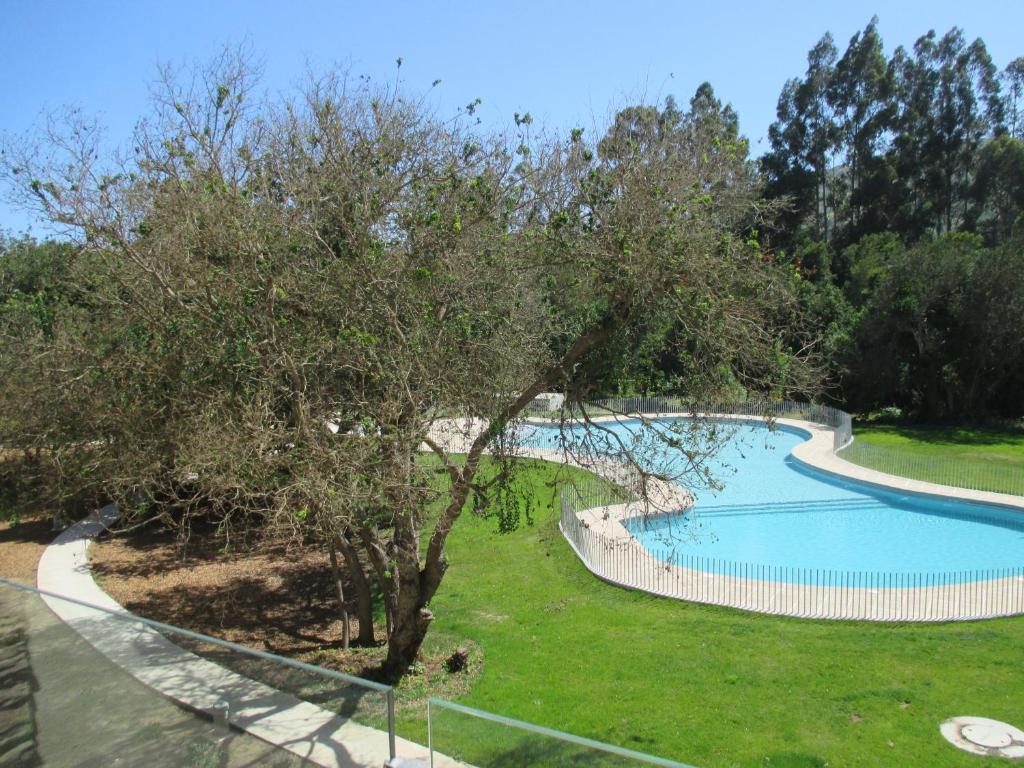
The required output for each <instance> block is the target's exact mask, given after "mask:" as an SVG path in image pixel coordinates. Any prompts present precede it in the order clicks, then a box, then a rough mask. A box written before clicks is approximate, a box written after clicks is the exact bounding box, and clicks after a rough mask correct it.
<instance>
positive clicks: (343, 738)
mask: <svg viewBox="0 0 1024 768" xmlns="http://www.w3.org/2000/svg"><path fill="white" fill-rule="evenodd" d="M116 517H117V514H116V511H115V510H114V509H113V508H112V507H106V508H104V509H103V510H101V511H100V512H99V513H98V514H96V515H94V516H93V517H91V518H89V519H87V520H85V521H83V522H81V523H78V524H77V525H74V526H72V527H71V528H69V529H68V530H66V531H65V532H64V533H62V534H61V535H60V536H59V537H58V538H57V539H56V540H55V541H54V542H53V543H52V544H51V545H50V546H49V547H48V548H47V549H46V551H45V552H44V553H43V556H42V558H41V559H40V561H39V568H38V579H37V583H38V587H39V589H41V590H45V591H48V592H53V593H55V594H58V595H62V596H66V597H69V598H71V599H73V600H77V601H81V602H83V603H86V604H88V605H91V606H96V608H100V609H105V611H109V612H111V613H117V614H121V615H122V616H125V617H130V616H131V614H129V613H128V612H127V611H125V610H124V608H123V607H122V606H121V605H119V604H118V603H117V602H116V601H114V600H113V599H112V598H111V597H110V596H109V595H107V594H106V593H105V592H104V591H103V590H102V589H100V587H99V586H98V585H97V584H96V582H95V581H94V580H93V577H92V573H91V571H90V569H89V564H88V555H87V551H88V546H89V544H90V542H91V541H92V539H93V538H94V537H95V536H96V535H97V534H98V533H100V532H101V531H102V530H104V529H105V528H106V527H107V526H108V525H109V524H111V523H112V522H113V521H114V520H115V519H116ZM44 599H45V600H46V603H47V605H49V607H50V609H51V610H52V611H53V612H54V613H55V614H56V615H57V616H58V617H59V618H60V619H61V620H63V621H64V622H65V623H66V624H67V625H68V626H70V627H71V628H72V629H74V630H75V631H76V632H77V633H78V634H79V635H80V636H81V637H82V638H84V639H85V640H86V641H88V642H89V643H90V644H91V645H92V646H93V647H94V648H95V649H96V650H97V651H99V652H100V653H101V654H102V655H103V656H104V657H105V658H106V659H109V660H110V661H111V662H113V663H114V664H115V665H117V666H118V667H119V668H121V669H123V670H124V671H125V672H127V673H128V674H129V675H131V676H132V677H133V678H135V679H136V680H137V681H139V682H140V683H142V684H143V685H145V686H147V687H148V688H149V689H151V690H153V691H156V692H158V693H160V694H162V695H163V696H166V697H167V698H168V699H170V700H171V701H173V702H176V703H177V704H179V705H181V706H183V707H186V708H188V709H191V710H194V711H196V712H201V713H205V714H207V715H208V716H210V717H211V718H220V719H226V721H227V722H228V723H229V724H230V725H231V726H232V727H234V728H237V729H239V730H242V731H244V732H246V733H248V734H250V735H251V736H255V737H257V738H259V739H261V740H262V741H264V742H266V743H268V744H272V745H275V746H277V747H279V748H280V749H281V750H284V751H286V752H288V753H290V754H291V755H294V756H296V757H298V758H300V759H301V760H303V761H305V762H306V763H308V764H312V765H320V766H327V767H329V768H380V766H382V765H383V764H384V762H385V761H386V760H387V759H388V756H389V749H388V735H387V733H386V732H384V731H380V730H376V729H374V728H369V727H367V726H364V725H360V724H358V723H355V722H352V721H351V720H348V719H345V718H343V717H340V716H339V715H336V714H335V713H332V712H329V711H327V710H324V709H321V708H320V707H317V706H315V705H313V704H310V703H308V702H306V701H302V700H300V699H298V698H296V697H294V696H291V695H289V694H287V693H283V692H281V691H279V690H276V689H274V688H272V687H270V686H267V685H264V684H262V683H259V682H256V681H253V680H251V679H249V678H247V677H243V676H242V675H239V674H236V673H234V672H231V671H229V670H227V669H225V668H224V667H222V666H219V665H217V664H215V663H213V662H211V661H208V660H206V659H204V658H201V657H199V656H197V655H195V654H193V653H190V652H189V651H186V650H184V649H183V648H181V647H179V646H178V645H175V644H174V643H172V642H171V641H170V640H168V639H167V638H166V637H165V636H164V635H162V634H160V633H159V632H157V631H156V630H154V629H152V628H150V627H149V626H147V625H145V624H143V623H141V622H138V621H130V620H128V621H125V620H121V619H118V618H115V617H113V616H111V615H110V614H108V613H106V612H105V611H104V610H96V609H95V608H89V607H86V606H83V605H79V604H78V603H72V602H68V601H66V600H61V599H59V598H54V597H45V596H44ZM325 682H327V683H333V682H334V681H333V680H325ZM364 695H365V697H367V699H369V700H371V701H372V700H373V699H374V697H378V698H379V701H376V702H374V703H375V709H380V705H381V704H382V702H383V698H384V696H383V694H382V693H379V692H376V691H370V690H366V691H365V693H364ZM397 753H398V755H399V756H401V757H405V758H420V759H429V753H428V750H427V749H426V748H425V747H423V746H421V745H419V744H415V743H413V742H409V741H406V740H404V739H399V740H398V743H397ZM436 758H437V756H436V755H435V761H434V762H435V765H438V762H437V759H436Z"/></svg>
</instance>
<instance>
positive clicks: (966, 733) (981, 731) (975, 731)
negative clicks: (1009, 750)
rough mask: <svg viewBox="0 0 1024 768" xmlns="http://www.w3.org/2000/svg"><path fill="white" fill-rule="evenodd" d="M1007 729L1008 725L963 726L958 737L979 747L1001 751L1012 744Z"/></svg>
mask: <svg viewBox="0 0 1024 768" xmlns="http://www.w3.org/2000/svg"><path fill="white" fill-rule="evenodd" d="M1009 728H1010V726H1008V725H965V726H964V727H963V728H961V729H960V735H962V736H963V737H964V738H965V739H967V740H968V741H972V742H974V743H975V744H977V745H978V746H979V747H988V748H989V749H1002V748H1003V747H1008V746H1010V745H1011V744H1013V737H1012V736H1010V730H1009Z"/></svg>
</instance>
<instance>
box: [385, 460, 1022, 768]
mask: <svg viewBox="0 0 1024 768" xmlns="http://www.w3.org/2000/svg"><path fill="white" fill-rule="evenodd" d="M552 472H553V467H552V466H551V465H544V464H541V463H535V464H534V465H533V468H532V469H531V471H530V472H529V473H528V477H526V478H524V481H525V482H529V483H531V484H532V485H533V486H534V489H533V490H534V492H535V493H536V494H537V497H538V498H539V499H540V501H541V504H540V506H539V508H538V509H536V510H535V511H534V515H535V524H534V525H533V526H532V527H523V528H520V529H519V530H518V531H516V532H514V533H512V534H505V535H501V534H498V533H496V532H495V529H496V523H495V522H494V521H491V520H486V519H481V518H477V517H473V516H471V515H469V514H467V515H465V516H464V517H463V518H462V519H461V520H460V521H459V523H458V524H457V526H456V530H455V532H454V533H453V534H452V537H451V540H450V548H449V552H450V557H451V561H452V568H451V570H450V571H449V573H448V576H447V577H446V580H445V583H444V584H443V586H442V588H441V591H440V593H439V594H438V595H437V597H436V598H435V600H434V602H433V605H432V608H433V610H434V612H435V615H436V617H437V619H436V622H435V626H434V629H433V630H432V632H434V633H436V637H435V640H434V641H435V642H436V641H437V640H438V639H441V638H447V639H448V640H451V639H453V638H467V639H469V640H470V641H472V643H473V644H475V645H476V646H478V647H479V648H480V649H482V652H483V669H482V671H481V672H480V674H479V677H478V678H477V680H476V682H475V684H474V686H473V688H472V689H471V691H470V692H469V694H468V695H465V696H463V697H462V698H460V699H459V700H460V702H461V703H463V704H467V705H469V706H473V707H478V708H481V709H485V710H489V711H492V712H496V713H500V714H504V715H507V716H510V717H514V718H518V719H522V720H527V721H530V722H533V723H539V724H541V725H545V726H549V727H553V728H557V729H561V730H565V731H569V732H571V733H575V734H579V735H582V736H588V737H591V738H595V739H599V740H602V741H607V742H610V743H613V744H619V745H622V746H626V747H629V748H632V749H636V750H640V751H646V752H650V753H653V754H656V755H661V756H664V757H670V758H673V759H676V760H680V761H682V762H686V763H692V764H694V765H698V766H755V765H756V766H825V765H828V766H882V765H921V766H978V765H980V764H981V762H979V758H978V757H975V756H971V755H968V754H967V753H963V752H960V751H958V750H956V749H955V748H953V747H952V746H950V745H949V744H947V743H946V742H945V741H944V740H943V739H942V738H941V737H940V735H939V730H938V728H939V723H941V722H942V721H943V720H945V719H946V718H949V717H952V716H955V715H963V714H975V715H981V716H985V717H992V718H997V719H1002V720H1007V721H1009V722H1014V723H1016V724H1018V725H1020V724H1022V721H1021V717H1022V713H1024V664H1022V663H1021V660H1022V658H1024V657H1022V653H1021V649H1022V648H1024V618H1014V619H1000V620H994V621H985V622H976V623H961V624H945V625H932V626H928V625H921V626H914V625H902V626H901V625H885V624H860V623H849V622H824V621H806V620H798V619H784V618H775V617H769V616H762V615H756V614H748V613H743V612H740V611H735V610H730V609H724V608H715V607H708V606H700V605H694V604H688V603H682V602H678V601H674V600H669V599H663V598H657V597H654V596H650V595H646V594H642V593H636V592H630V591H627V590H623V589H620V588H617V587H612V586H609V585H607V584H604V583H603V582H601V581H599V580H598V579H596V578H594V577H593V576H592V575H591V574H590V573H589V572H588V571H587V570H586V569H585V568H584V567H583V565H582V564H581V563H580V562H579V561H578V560H577V559H576V557H575V555H574V554H573V553H572V551H571V550H570V548H569V546H568V545H567V544H566V543H565V540H564V539H563V538H562V536H561V534H560V533H559V532H558V529H557V527H556V520H557V515H556V514H555V511H554V508H553V505H552V503H551V502H552V491H551V489H550V488H549V487H547V486H546V485H545V483H546V482H547V481H549V480H550V478H551V477H552ZM449 720H451V718H449ZM442 730H443V732H441V733H436V734H435V746H436V747H437V748H438V749H439V750H441V751H446V750H447V751H449V752H451V751H454V749H455V747H456V744H455V739H457V738H458V739H462V740H463V741H462V743H461V746H462V747H465V748H468V750H469V751H468V752H467V753H466V756H467V758H470V759H473V758H475V759H476V760H477V762H476V764H477V765H488V764H497V763H493V762H491V758H492V757H493V755H488V754H487V753H486V752H484V751H481V750H483V749H484V747H485V745H486V742H487V741H488V737H487V736H483V735H480V733H479V730H478V729H472V728H471V729H468V730H464V731H462V735H461V736H456V735H455V733H456V729H455V728H444V729H442ZM399 734H400V735H403V736H410V737H412V738H416V739H418V740H422V739H424V738H425V735H426V734H425V724H424V722H423V718H422V714H421V713H411V712H410V713H407V714H406V715H405V716H403V717H402V718H401V719H400V722H399ZM468 734H471V735H468ZM466 739H471V740H472V741H471V742H470V743H467V742H466ZM485 758H487V759H486V760H485ZM502 764H504V763H502ZM509 764H510V765H512V764H515V762H514V761H512V762H510V763H509ZM520 764H521V763H520ZM535 764H539V763H535ZM574 764H575V763H574ZM580 764H586V763H585V762H584V763H580ZM993 764H995V763H993Z"/></svg>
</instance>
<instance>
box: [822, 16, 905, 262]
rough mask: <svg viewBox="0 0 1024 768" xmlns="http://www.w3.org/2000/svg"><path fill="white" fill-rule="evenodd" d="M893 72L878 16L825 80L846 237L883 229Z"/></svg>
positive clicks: (852, 39)
mask: <svg viewBox="0 0 1024 768" xmlns="http://www.w3.org/2000/svg"><path fill="white" fill-rule="evenodd" d="M892 88H893V78H892V70H891V69H890V68H889V66H888V63H887V62H886V59H885V55H884V52H883V49H882V38H881V36H880V35H879V33H878V17H874V18H872V19H871V21H870V22H868V25H867V26H866V27H865V28H864V30H863V32H857V33H856V34H854V36H853V37H852V38H851V39H850V43H849V45H848V46H847V48H846V51H845V52H844V53H843V55H842V56H841V57H840V58H839V61H838V62H837V63H836V66H835V71H834V73H833V77H832V80H831V82H830V83H829V94H828V98H829V101H830V102H831V104H832V105H833V110H834V113H835V121H836V129H837V132H838V138H839V142H840V145H841V150H840V151H841V157H842V165H843V166H844V171H845V177H846V180H847V186H848V194H847V196H846V200H845V205H844V206H843V207H844V210H845V219H846V223H845V227H844V233H843V235H844V238H843V239H844V240H845V241H846V242H851V241H854V240H856V239H858V237H859V236H860V235H863V234H866V233H869V232H877V231H881V230H882V229H884V228H885V223H886V211H885V210H884V208H885V203H884V202H883V201H884V200H885V199H886V197H887V195H886V191H887V187H888V186H889V182H890V181H891V179H890V178H889V175H888V174H887V163H886V158H885V152H886V149H887V148H888V141H889V138H890V135H889V134H890V131H891V129H892V118H893V114H894V109H893V102H892Z"/></svg>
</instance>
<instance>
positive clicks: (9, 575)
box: [0, 514, 57, 585]
mask: <svg viewBox="0 0 1024 768" xmlns="http://www.w3.org/2000/svg"><path fill="white" fill-rule="evenodd" d="M56 535H57V534H56V533H55V532H54V531H53V519H52V518H51V517H50V516H47V515H43V514H37V515H34V516H26V517H23V518H21V520H20V521H18V522H17V523H15V522H13V521H11V520H4V519H0V578H3V579H11V580H13V581H21V582H24V583H25V584H32V585H35V583H36V566H37V565H38V563H39V558H40V557H41V556H42V554H43V550H44V549H46V545H47V544H49V543H50V542H51V541H53V538H54V537H55V536H56Z"/></svg>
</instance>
